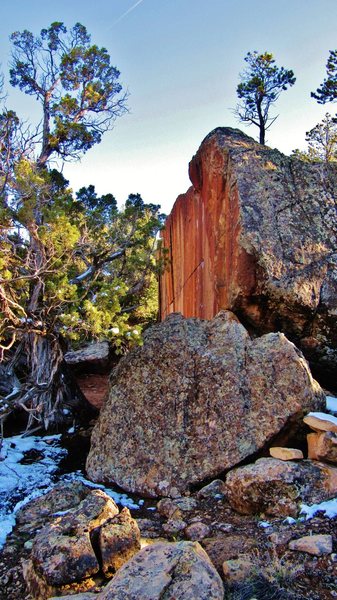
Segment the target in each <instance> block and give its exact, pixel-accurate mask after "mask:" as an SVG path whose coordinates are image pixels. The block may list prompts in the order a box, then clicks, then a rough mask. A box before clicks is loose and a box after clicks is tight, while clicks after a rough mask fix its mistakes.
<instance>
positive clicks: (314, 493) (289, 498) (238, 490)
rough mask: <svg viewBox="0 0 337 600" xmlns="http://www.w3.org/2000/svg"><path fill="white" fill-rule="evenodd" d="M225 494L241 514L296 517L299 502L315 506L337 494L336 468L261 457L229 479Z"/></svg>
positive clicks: (305, 461) (315, 463) (235, 472)
mask: <svg viewBox="0 0 337 600" xmlns="http://www.w3.org/2000/svg"><path fill="white" fill-rule="evenodd" d="M225 493H226V496H227V498H228V500H229V503H230V504H231V506H232V508H234V510H236V511H237V512H239V513H242V514H246V515H247V514H256V513H264V514H266V515H270V516H288V515H289V516H293V517H296V516H297V515H298V512H299V508H300V503H303V502H305V503H307V504H316V503H317V502H323V501H324V500H329V499H330V498H334V497H335V496H336V494H337V469H336V468H334V467H330V466H328V465H325V464H323V463H319V462H316V461H311V460H302V461H301V462H293V461H288V462H284V461H282V460H279V459H277V458H260V459H259V460H257V461H256V462H255V463H254V464H251V465H246V466H245V467H239V468H237V469H234V470H233V471H231V472H230V473H229V474H228V475H227V477H226V487H225Z"/></svg>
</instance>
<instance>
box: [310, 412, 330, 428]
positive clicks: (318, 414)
mask: <svg viewBox="0 0 337 600" xmlns="http://www.w3.org/2000/svg"><path fill="white" fill-rule="evenodd" d="M307 417H315V418H316V419H321V420H323V421H329V422H330V423H333V425H337V417H333V416H332V415H328V413H322V412H310V413H308V414H307Z"/></svg>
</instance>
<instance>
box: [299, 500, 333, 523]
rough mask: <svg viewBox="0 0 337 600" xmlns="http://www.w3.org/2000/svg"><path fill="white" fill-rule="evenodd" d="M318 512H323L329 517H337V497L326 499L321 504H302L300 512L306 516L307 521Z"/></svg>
mask: <svg viewBox="0 0 337 600" xmlns="http://www.w3.org/2000/svg"><path fill="white" fill-rule="evenodd" d="M318 512H323V513H324V516H325V517H328V518H329V519H333V518H334V517H337V498H332V500H326V501H325V502H321V503H320V504H312V505H311V506H310V505H308V504H301V511H300V514H301V515H304V516H305V519H306V521H307V520H308V519H312V518H313V517H314V516H315V515H316V513H318Z"/></svg>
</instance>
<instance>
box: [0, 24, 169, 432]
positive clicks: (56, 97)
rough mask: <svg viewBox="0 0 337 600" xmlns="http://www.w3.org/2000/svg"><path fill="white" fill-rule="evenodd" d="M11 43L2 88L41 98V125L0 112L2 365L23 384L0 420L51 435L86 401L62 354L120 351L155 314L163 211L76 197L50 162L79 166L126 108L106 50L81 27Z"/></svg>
mask: <svg viewBox="0 0 337 600" xmlns="http://www.w3.org/2000/svg"><path fill="white" fill-rule="evenodd" d="M11 37H12V42H13V46H14V51H13V63H12V68H11V70H10V75H11V83H12V85H14V86H18V87H19V88H20V89H21V90H22V91H23V92H25V93H26V94H28V95H32V96H35V97H36V99H37V100H38V101H39V103H40V106H41V112H42V127H37V129H36V130H33V129H32V128H31V127H27V126H25V125H23V124H22V123H21V121H20V119H19V117H18V116H17V115H16V114H15V113H14V112H13V111H11V110H8V109H6V108H4V109H3V111H2V113H1V115H0V217H1V219H0V222H1V226H0V319H1V320H0V352H1V355H0V360H1V359H4V360H5V365H6V369H7V371H8V372H9V371H13V372H15V373H16V374H17V375H19V380H20V385H19V386H18V387H17V388H16V389H15V390H13V392H12V393H10V394H9V395H8V394H7V396H5V397H4V398H2V402H0V421H1V419H4V418H5V417H6V415H7V414H8V413H9V412H11V411H12V410H13V409H15V408H17V407H21V409H22V410H24V411H26V412H27V415H28V427H30V428H32V427H34V426H37V427H45V428H48V427H50V426H55V425H56V424H57V423H62V422H63V421H64V420H65V417H64V415H66V414H68V413H69V414H70V417H69V418H70V419H72V418H74V410H75V413H76V404H78V402H79V401H80V400H83V399H81V397H80V396H81V395H80V393H79V391H78V390H76V389H75V387H76V386H74V384H73V383H70V377H69V373H68V372H67V369H66V366H65V364H64V361H63V350H62V349H64V348H65V347H67V344H69V343H72V344H73V345H76V344H80V343H82V342H83V341H91V340H94V339H102V338H104V339H108V340H111V342H112V344H113V345H114V347H115V348H116V349H117V351H123V350H124V349H126V348H127V347H130V345H131V344H132V343H136V342H138V341H139V339H140V333H141V329H142V326H143V325H144V324H146V323H147V322H148V321H149V320H150V319H153V318H155V316H156V311H157V285H156V271H157V266H156V263H155V260H154V252H155V248H156V235H157V232H158V230H159V229H160V227H161V224H162V220H163V215H160V213H159V206H157V205H152V204H145V203H144V201H143V200H142V198H141V197H140V195H139V194H130V196H129V197H128V198H127V200H126V202H125V205H124V206H123V207H121V208H118V207H117V203H116V200H115V198H114V197H113V195H112V194H105V195H103V196H101V197H98V196H97V194H96V192H95V188H94V186H88V187H87V188H82V189H81V190H79V192H78V193H77V194H76V197H74V196H73V193H72V190H70V189H69V186H68V181H67V180H66V179H65V178H64V177H63V175H62V174H61V173H60V172H59V171H58V170H56V169H55V168H53V166H52V162H51V161H52V159H53V158H56V159H58V161H60V160H61V161H62V160H69V159H78V158H79V157H80V156H81V155H82V154H83V153H85V152H86V151H87V150H88V149H90V148H91V147H92V146H93V145H94V144H95V143H99V142H100V140H101V137H102V135H103V133H104V132H105V131H107V130H108V129H110V128H111V127H112V125H113V122H114V120H115V119H116V118H117V117H118V116H120V115H121V114H123V112H125V110H126V105H125V100H126V95H125V93H124V94H123V92H122V88H121V85H120V84H119V83H118V77H119V72H118V70H117V69H116V68H115V67H111V66H110V57H109V55H108V53H107V51H106V50H105V49H104V48H102V49H99V48H98V47H97V46H92V45H90V36H89V34H88V33H87V31H86V29H85V27H83V25H80V24H78V23H77V24H76V25H75V26H74V27H73V28H72V29H71V30H70V31H69V32H68V31H67V29H66V27H65V26H64V25H63V24H62V23H53V24H52V25H51V26H50V27H49V28H48V29H43V30H42V31H41V33H40V35H39V36H38V37H34V36H33V34H32V33H30V32H28V31H24V32H22V33H19V32H16V33H14V34H13V35H12V36H11ZM15 381H18V379H17V378H15ZM0 400H1V399H0ZM65 407H67V409H65ZM69 407H70V409H69Z"/></svg>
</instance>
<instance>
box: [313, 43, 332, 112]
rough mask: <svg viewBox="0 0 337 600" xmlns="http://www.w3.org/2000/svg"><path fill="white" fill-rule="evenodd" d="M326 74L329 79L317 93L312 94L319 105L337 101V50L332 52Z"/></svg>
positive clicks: (325, 80) (326, 79)
mask: <svg viewBox="0 0 337 600" xmlns="http://www.w3.org/2000/svg"><path fill="white" fill-rule="evenodd" d="M326 73H327V77H326V78H325V79H324V81H323V83H322V84H321V85H320V87H319V88H317V90H316V92H311V96H312V98H315V99H316V100H317V102H318V103H319V104H325V103H326V102H335V100H337V50H330V54H329V58H328V60H327V63H326Z"/></svg>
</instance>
